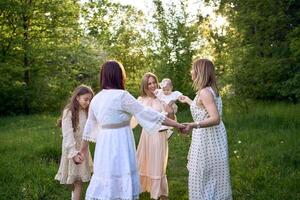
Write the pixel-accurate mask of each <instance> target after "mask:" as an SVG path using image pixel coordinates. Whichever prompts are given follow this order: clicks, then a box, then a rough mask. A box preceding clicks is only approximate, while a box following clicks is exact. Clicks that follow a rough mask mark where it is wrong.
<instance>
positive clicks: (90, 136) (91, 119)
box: [82, 105, 99, 143]
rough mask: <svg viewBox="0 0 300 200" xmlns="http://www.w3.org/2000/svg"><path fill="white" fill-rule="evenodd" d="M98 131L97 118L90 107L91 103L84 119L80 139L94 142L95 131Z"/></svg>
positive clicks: (95, 137)
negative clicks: (84, 122)
mask: <svg viewBox="0 0 300 200" xmlns="http://www.w3.org/2000/svg"><path fill="white" fill-rule="evenodd" d="M98 132H99V129H98V125H97V119H96V116H95V113H94V111H93V109H92V105H90V107H89V114H88V118H87V120H86V124H85V127H84V130H83V136H82V139H83V140H86V141H89V142H95V143H96V139H97V133H98Z"/></svg>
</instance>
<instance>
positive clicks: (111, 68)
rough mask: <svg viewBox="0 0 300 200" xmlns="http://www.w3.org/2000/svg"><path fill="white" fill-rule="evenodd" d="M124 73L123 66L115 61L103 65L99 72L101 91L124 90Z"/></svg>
mask: <svg viewBox="0 0 300 200" xmlns="http://www.w3.org/2000/svg"><path fill="white" fill-rule="evenodd" d="M125 79H126V73H125V69H124V67H123V65H122V64H121V63H120V62H118V61H115V60H109V61H106V62H105V63H103V65H102V66H101V71H100V87H101V89H122V90H124V89H125Z"/></svg>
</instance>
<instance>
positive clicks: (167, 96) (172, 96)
mask: <svg viewBox="0 0 300 200" xmlns="http://www.w3.org/2000/svg"><path fill="white" fill-rule="evenodd" d="M159 86H160V88H161V89H157V90H156V91H155V94H156V97H157V98H158V99H159V100H161V101H163V102H164V103H166V104H168V105H169V106H171V107H172V108H173V110H174V115H175V114H176V113H177V110H178V107H177V105H176V104H175V102H176V101H177V100H178V99H179V98H181V97H183V95H182V93H181V92H178V91H174V92H173V84H172V81H171V80H170V79H168V78H164V79H163V80H162V81H161V83H160V84H159ZM175 119H176V116H175ZM163 128H164V129H168V131H167V137H168V139H170V138H171V136H172V134H173V131H172V130H170V129H171V128H170V127H163Z"/></svg>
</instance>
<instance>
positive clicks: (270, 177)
mask: <svg viewBox="0 0 300 200" xmlns="http://www.w3.org/2000/svg"><path fill="white" fill-rule="evenodd" d="M225 108H226V109H224V117H223V121H224V123H225V126H226V128H227V131H228V140H229V155H230V171H231V181H232V189H233V197H234V199H237V200H240V199H241V200H242V199H261V200H269V199H278V200H283V199H287V200H291V199H300V105H299V104H298V105H291V104H284V103H270V102H258V103H257V102H256V103H254V102H249V103H248V104H247V107H245V106H237V105H234V103H230V105H229V104H226V103H225ZM177 116H178V119H179V121H190V120H191V116H190V113H189V111H188V110H187V111H184V112H181V113H179V114H178V115H177ZM56 119H57V115H32V116H17V117H5V118H0V153H1V159H0V185H1V186H0V194H1V195H0V199H1V200H2V199H4V200H6V199H26V200H27V199H28V200H33V199H34V200H35V199H40V200H41V199H47V200H48V199H58V200H60V199H70V191H69V190H68V188H66V187H64V186H61V185H59V183H58V182H57V181H55V180H54V176H55V174H56V172H57V169H58V163H59V159H60V151H61V133H60V130H59V129H58V128H56V127H55V122H56ZM135 132H136V134H135V136H136V141H138V139H139V130H136V131H135ZM190 139H191V138H190V137H187V136H182V135H176V136H174V137H173V138H172V139H171V141H170V143H169V145H170V146H169V152H170V154H169V163H168V173H167V175H168V181H169V189H170V200H187V199H188V193H187V176H188V172H187V169H186V161H187V160H186V156H187V152H188V148H189V144H190ZM92 149H93V146H92ZM85 187H86V185H85ZM141 199H142V200H144V199H149V195H148V194H142V195H141Z"/></svg>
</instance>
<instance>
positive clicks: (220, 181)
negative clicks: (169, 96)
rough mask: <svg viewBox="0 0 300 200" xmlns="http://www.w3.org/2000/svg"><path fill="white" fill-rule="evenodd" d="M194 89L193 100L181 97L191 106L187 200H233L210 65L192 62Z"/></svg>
mask: <svg viewBox="0 0 300 200" xmlns="http://www.w3.org/2000/svg"><path fill="white" fill-rule="evenodd" d="M191 75H192V80H193V86H194V88H195V89H196V90H197V96H196V97H195V99H194V100H193V101H192V100H191V99H189V98H188V97H186V96H184V97H182V98H180V101H181V102H185V103H188V104H190V108H191V113H192V117H193V120H194V122H192V123H188V124H186V125H187V129H185V130H186V132H188V130H191V129H193V133H192V142H191V146H190V150H189V154H188V164H187V168H188V170H189V181H188V183H189V199H190V200H230V199H232V194H231V186H230V175H229V163H228V147H227V135H226V130H225V127H224V124H223V122H222V118H221V116H222V100H221V97H220V96H219V92H218V89H217V84H216V78H215V71H214V66H213V63H212V62H211V61H209V60H207V59H198V60H196V61H195V62H194V63H193V67H192V71H191Z"/></svg>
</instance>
